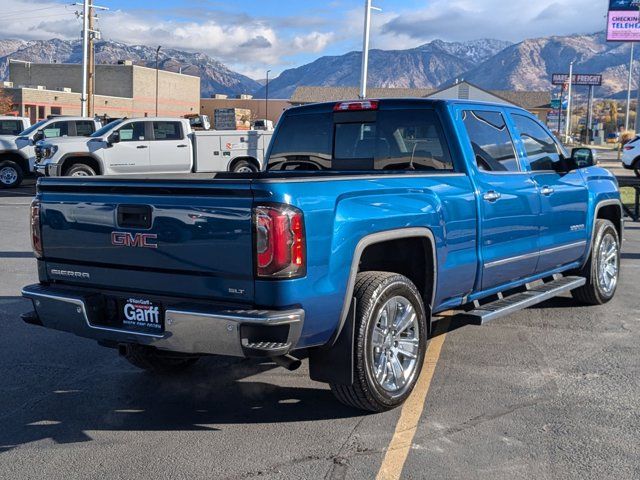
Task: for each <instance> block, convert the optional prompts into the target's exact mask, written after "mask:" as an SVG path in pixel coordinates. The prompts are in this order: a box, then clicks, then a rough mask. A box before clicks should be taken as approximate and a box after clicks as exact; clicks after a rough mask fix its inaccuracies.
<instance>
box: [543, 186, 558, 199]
mask: <svg viewBox="0 0 640 480" xmlns="http://www.w3.org/2000/svg"><path fill="white" fill-rule="evenodd" d="M553 192H555V190H554V189H553V188H551V187H547V186H545V187H542V188H541V189H540V193H541V194H542V195H544V196H546V197H548V196H549V195H553Z"/></svg>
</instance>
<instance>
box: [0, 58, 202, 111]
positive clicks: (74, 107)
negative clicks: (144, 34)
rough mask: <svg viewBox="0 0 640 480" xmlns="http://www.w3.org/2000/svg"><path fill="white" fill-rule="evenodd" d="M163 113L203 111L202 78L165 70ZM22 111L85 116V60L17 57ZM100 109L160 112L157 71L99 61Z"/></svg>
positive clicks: (14, 90)
mask: <svg viewBox="0 0 640 480" xmlns="http://www.w3.org/2000/svg"><path fill="white" fill-rule="evenodd" d="M158 84H159V88H158V115H159V116H164V117H179V116H183V115H187V114H197V113H198V112H199V111H200V78H199V77H194V76H191V75H183V74H179V73H174V72H168V71H165V70H160V71H159V72H158ZM4 87H5V88H4V90H5V92H6V93H7V94H9V95H11V96H12V97H13V100H14V104H15V109H14V110H15V112H14V113H16V114H17V115H21V116H26V117H30V118H31V121H32V122H35V121H38V120H40V119H42V118H46V117H47V115H51V114H54V115H80V109H81V105H80V96H81V95H80V92H81V91H82V65H77V64H56V63H53V64H36V63H22V62H20V63H18V62H11V64H10V65H9V82H5V85H4ZM93 100H94V113H95V114H96V115H98V116H103V115H106V116H109V117H146V116H149V117H152V116H155V114H156V71H155V69H153V68H147V67H141V66H138V65H133V64H131V62H122V63H121V64H118V65H96V74H95V95H94V96H93Z"/></svg>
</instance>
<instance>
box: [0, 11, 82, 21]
mask: <svg viewBox="0 0 640 480" xmlns="http://www.w3.org/2000/svg"><path fill="white" fill-rule="evenodd" d="M67 15H73V12H66V13H52V14H49V15H38V17H37V20H40V19H43V18H53V17H66V16H67ZM3 20H4V17H0V22H2V21H3ZM7 20H11V21H12V22H14V21H20V20H34V18H33V15H30V16H28V17H11V18H8V19H7Z"/></svg>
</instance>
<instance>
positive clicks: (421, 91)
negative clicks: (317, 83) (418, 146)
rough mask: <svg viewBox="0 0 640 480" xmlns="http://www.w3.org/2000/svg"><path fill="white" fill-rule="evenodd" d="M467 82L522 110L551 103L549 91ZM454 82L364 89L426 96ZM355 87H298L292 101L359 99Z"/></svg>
mask: <svg viewBox="0 0 640 480" xmlns="http://www.w3.org/2000/svg"><path fill="white" fill-rule="evenodd" d="M462 83H466V84H468V85H470V86H472V87H475V88H478V89H480V90H483V91H485V92H487V93H489V94H491V95H494V96H495V97H498V98H501V99H502V100H505V101H507V102H509V103H512V104H514V105H517V106H519V107H522V108H525V109H533V108H548V107H549V106H550V105H549V104H550V103H551V93H550V92H541V91H517V90H486V89H483V88H480V87H478V86H477V85H473V84H471V83H469V82H462ZM457 85H458V84H455V85H448V86H446V87H444V88H441V89H433V88H370V89H368V90H367V93H368V97H370V98H428V97H430V96H432V95H434V94H436V93H439V92H442V91H444V90H447V89H449V88H452V87H454V86H457ZM358 93H359V89H358V88H357V87H298V88H297V89H296V90H295V92H293V95H292V96H291V100H290V102H291V103H292V104H303V103H321V102H333V101H338V100H349V99H356V98H358Z"/></svg>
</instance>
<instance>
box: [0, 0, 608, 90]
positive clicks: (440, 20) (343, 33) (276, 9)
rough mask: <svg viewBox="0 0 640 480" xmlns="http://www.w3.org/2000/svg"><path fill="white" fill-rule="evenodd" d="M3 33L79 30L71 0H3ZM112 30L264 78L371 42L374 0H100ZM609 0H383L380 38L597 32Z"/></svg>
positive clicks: (376, 36) (385, 43) (65, 34)
mask: <svg viewBox="0 0 640 480" xmlns="http://www.w3.org/2000/svg"><path fill="white" fill-rule="evenodd" d="M0 1H1V3H2V10H1V11H0V38H22V39H27V40H29V39H50V38H54V37H58V38H65V39H70V38H78V36H79V27H80V26H79V21H78V20H77V19H76V18H75V16H74V12H75V10H77V7H73V6H69V4H70V3H71V0H68V1H66V2H65V1H61V0H0ZM94 1H95V3H96V4H98V5H104V6H106V7H109V8H110V10H109V12H105V13H101V14H100V21H99V24H100V28H101V30H102V32H103V36H104V37H105V38H108V39H112V40H117V41H121V42H125V43H129V44H144V45H157V44H161V45H163V46H164V47H172V48H179V49H185V50H190V51H202V52H205V53H207V54H209V55H211V56H212V57H214V58H216V59H218V60H220V61H222V62H223V63H225V64H227V65H228V66H229V67H231V68H233V69H235V70H238V71H240V72H242V73H245V74H247V75H249V76H252V77H254V78H261V77H263V76H264V71H266V69H268V68H270V69H272V71H273V72H274V74H278V73H279V72H281V71H282V70H284V69H287V68H291V67H294V66H298V65H302V64H304V63H307V62H309V61H313V60H314V59H316V58H318V57H319V56H321V55H339V54H342V53H346V52H347V51H350V50H357V49H360V48H361V42H362V39H361V35H362V34H361V32H362V22H363V18H362V17H363V11H364V0H328V1H320V0H318V1H311V0H260V1H258V0H243V1H233V0H229V1H219V0H190V1H186V0H155V1H148V0H145V1H143V0H94ZM607 4H608V2H607V0H535V1H533V0H374V5H376V6H379V7H381V8H382V9H383V11H382V12H376V13H374V15H373V18H374V23H373V32H372V46H373V47H374V48H383V49H404V48H411V47H415V46H418V45H421V44H423V43H426V42H428V41H431V40H433V39H435V38H440V39H443V40H447V41H465V40H475V39H479V38H497V39H502V40H510V41H514V42H517V41H520V40H523V39H525V38H531V37H537V36H547V35H552V34H556V35H565V34H570V33H591V32H595V31H598V30H602V29H603V28H604V23H605V20H604V14H605V11H606V7H607Z"/></svg>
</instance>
